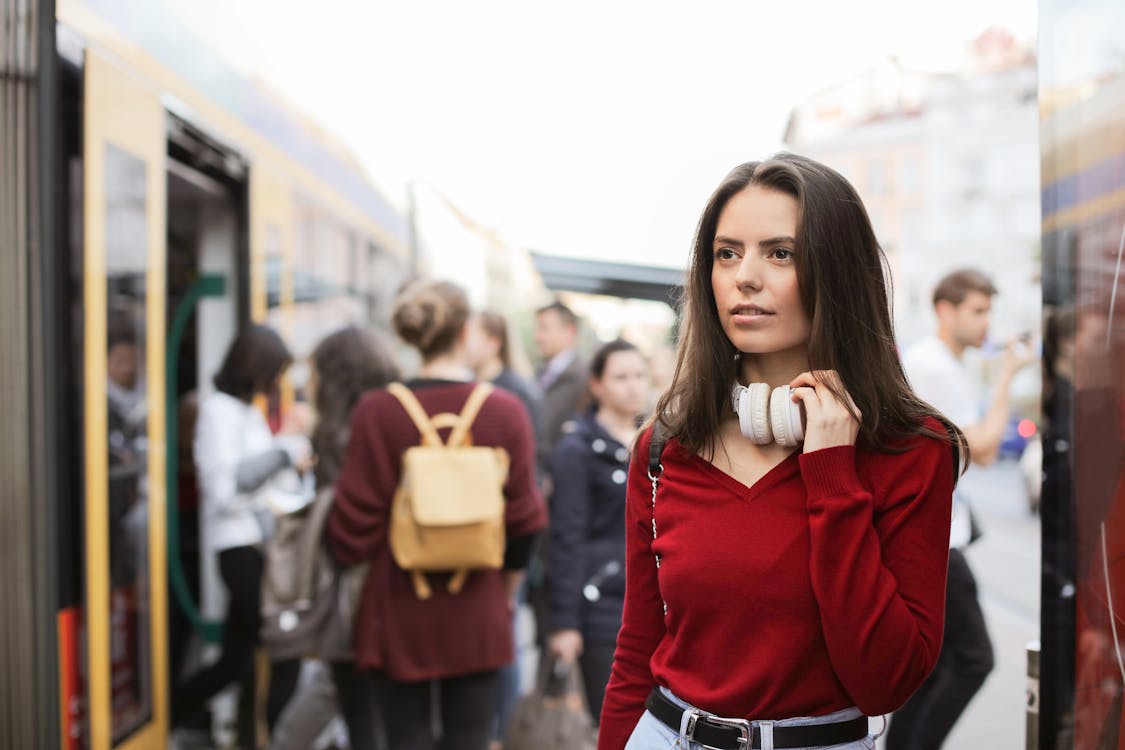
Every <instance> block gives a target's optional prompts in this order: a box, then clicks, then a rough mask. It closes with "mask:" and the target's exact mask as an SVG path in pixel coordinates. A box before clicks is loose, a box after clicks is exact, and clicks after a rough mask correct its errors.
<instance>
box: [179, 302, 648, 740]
mask: <svg viewBox="0 0 1125 750" xmlns="http://www.w3.org/2000/svg"><path fill="white" fill-rule="evenodd" d="M392 324H393V327H394V330H395V333H396V334H397V335H398V336H399V337H400V338H401V339H402V341H403V342H405V343H406V344H408V345H410V346H411V347H413V348H414V349H416V350H417V352H418V354H419V355H420V357H421V366H420V367H419V368H418V369H417V371H416V373H414V375H413V377H409V378H406V379H403V374H402V371H401V369H400V367H399V365H398V363H396V362H395V359H394V354H393V352H394V347H393V346H391V344H390V342H389V341H387V340H386V338H385V337H383V336H381V335H379V334H377V333H375V332H373V331H371V330H366V329H362V328H359V327H356V326H348V327H345V328H343V329H341V330H338V331H335V332H333V333H332V334H330V335H328V336H327V337H326V338H324V339H323V340H322V341H321V342H320V343H319V344H318V345H317V346H316V347H315V348H314V350H313V352H312V354H311V355H310V356H309V358H308V362H307V371H308V378H307V381H306V383H305V385H304V387H303V389H302V391H303V394H302V400H303V402H304V406H306V407H308V408H299V407H300V406H301V405H298V408H294V409H293V410H292V414H291V416H290V418H287V419H285V420H283V422H282V424H281V427H280V429H279V430H277V431H276V432H274V431H271V429H270V428H269V426H268V425H267V421H266V419H265V417H264V415H263V413H262V411H261V409H260V408H259V407H258V406H257V405H256V404H255V400H256V398H258V397H262V396H268V395H269V394H272V393H276V391H277V389H278V386H279V383H280V381H281V378H282V377H283V376H284V375H285V373H286V371H287V369H288V368H289V367H290V365H292V364H293V361H294V357H293V355H292V354H291V353H290V351H289V349H288V347H287V345H286V344H285V342H284V341H283V340H282V338H281V336H280V335H279V334H278V333H277V332H276V331H274V330H273V329H271V328H269V327H268V326H265V325H251V326H249V327H247V328H246V329H245V330H243V331H242V332H240V333H239V335H238V336H237V337H236V338H235V339H234V341H233V342H232V343H231V344H230V346H229V348H228V350H227V353H226V356H225V358H224V360H223V363H222V366H221V367H220V369H219V372H217V373H216V374H215V376H214V378H213V385H214V389H213V392H212V393H211V394H210V395H209V396H207V397H206V398H204V399H203V400H202V401H201V403H200V405H199V412H198V416H197V418H196V421H195V434H194V450H193V452H192V453H193V456H194V464H195V471H196V474H197V477H198V482H199V490H200V496H201V501H202V502H201V508H202V514H201V518H202V522H201V537H202V539H203V545H204V547H203V548H204V550H205V551H206V553H207V554H211V555H214V556H215V557H216V558H217V562H218V570H219V574H220V578H221V583H222V585H223V587H224V588H225V591H226V601H227V605H226V611H225V615H224V617H223V638H222V644H221V653H220V656H219V657H218V659H216V660H214V661H212V662H211V663H210V664H208V665H206V666H205V667H203V668H201V669H200V670H198V671H196V672H195V673H193V674H191V675H188V676H187V677H186V678H184V679H183V680H181V681H180V683H179V684H178V685H177V686H176V687H175V689H174V691H173V696H174V698H173V706H172V722H173V725H174V726H182V725H185V724H190V723H191V722H192V720H193V719H195V718H197V717H199V715H200V714H201V712H202V711H203V708H204V707H205V705H206V704H207V702H208V701H209V700H210V699H211V698H213V697H214V696H215V695H216V694H217V693H218V692H219V691H221V690H222V689H224V688H225V687H227V686H229V685H232V684H237V685H239V686H240V687H241V694H242V695H243V696H245V697H246V700H244V701H243V702H242V705H241V706H240V710H239V726H238V737H239V743H240V745H246V746H252V745H253V744H254V743H255V740H254V737H255V727H254V717H255V711H254V707H253V702H252V700H251V697H252V696H253V695H254V693H255V692H256V691H257V688H256V686H255V684H254V680H255V676H256V670H255V660H254V655H255V651H256V649H257V648H258V647H259V646H263V645H264V646H265V648H266V650H267V653H269V655H270V670H269V685H268V688H266V689H265V693H266V695H267V700H266V702H265V712H264V713H265V720H266V724H267V725H268V728H269V732H270V737H271V739H270V747H272V748H306V747H311V746H313V744H312V743H314V742H316V741H317V738H318V737H321V736H326V735H325V733H326V730H329V734H330V729H331V727H330V724H331V721H332V719H333V718H334V717H335V716H339V717H340V719H341V720H342V723H343V724H344V725H345V726H346V732H345V733H344V734H345V736H346V741H347V746H348V747H351V748H353V750H364V749H365V748H428V747H443V748H446V747H448V748H462V747H463V748H482V747H487V746H488V744H489V742H490V741H491V742H492V743H494V744H499V741H500V738H501V737H502V736H503V728H504V724H505V722H506V721H507V717H508V715H509V714H510V713H511V710H512V707H513V706H514V704H515V701H516V700H517V697H518V696H519V694H520V693H521V692H522V691H523V690H525V689H526V687H527V686H526V685H523V686H521V684H520V678H519V669H518V665H517V663H516V650H515V644H514V627H515V622H514V615H515V614H516V609H517V607H518V606H519V604H520V603H521V602H526V601H528V600H529V599H531V598H533V597H537V596H538V597H540V598H541V599H542V600H543V601H544V602H549V614H547V613H546V612H544V613H543V618H542V619H541V620H540V621H539V622H538V623H537V625H538V628H539V630H540V640H541V641H543V642H545V643H549V644H550V645H549V653H550V654H551V655H552V656H553V658H557V659H560V660H562V661H564V662H566V663H574V662H579V661H581V664H582V672H583V674H584V675H585V681H584V686H585V691H586V694H587V695H589V696H590V698H589V700H590V706H591V712H592V714H593V715H594V716H596V715H597V712H598V708H599V706H600V696H601V694H602V693H603V692H604V689H605V684H606V682H607V681H608V679H609V670H610V666H611V664H612V658H613V647H614V641H615V637H616V633H617V628H618V626H619V625H620V620H621V606H622V601H623V592H624V573H623V563H624V530H623V519H624V505H625V471H626V469H627V467H628V463H629V452H630V449H631V445H632V443H633V439H634V437H635V434H636V431H637V429H638V427H639V426H640V423H641V419H642V417H643V412H644V410H645V405H646V404H647V403H648V402H649V401H650V400H651V397H650V390H651V383H650V380H649V372H648V369H647V367H646V364H645V358H644V356H643V355H642V354H641V353H640V351H639V350H638V349H637V347H636V346H635V345H633V344H630V343H628V342H626V341H624V340H620V339H619V340H616V341H612V342H610V343H609V344H605V345H603V346H601V348H600V349H598V350H597V351H596V352H594V355H593V358H592V360H591V362H590V364H589V365H587V363H586V361H585V360H584V359H583V358H582V356H581V355H580V353H579V338H580V335H579V333H580V332H579V319H578V317H577V316H576V315H575V314H574V312H573V311H572V310H571V309H570V308H568V307H567V306H566V305H564V304H563V303H561V302H558V301H555V302H552V303H551V304H549V305H547V306H545V307H543V308H542V309H540V310H539V311H538V312H537V314H536V331H535V341H536V344H537V348H538V349H539V354H540V356H541V358H542V360H543V365H542V367H540V368H539V372H538V376H537V377H536V378H535V379H534V380H532V379H525V378H524V377H523V376H521V375H520V374H518V373H517V372H516V370H515V369H514V367H513V361H512V360H513V357H512V349H513V343H512V341H511V339H510V335H509V325H508V321H507V320H506V319H505V318H504V316H502V315H500V314H499V313H496V312H494V311H490V310H479V311H474V310H471V309H470V307H469V304H468V300H467V296H466V294H465V292H464V290H462V289H461V288H459V287H458V286H457V285H455V284H452V283H448V282H425V283H419V284H415V285H413V286H411V287H409V288H407V289H406V290H405V291H404V292H403V293H402V294H401V296H400V297H399V299H398V300H397V302H396V305H395V309H394V312H393V316H392ZM395 382H401V383H402V384H403V385H405V387H406V388H407V389H409V390H410V391H411V392H412V393H413V394H414V396H415V397H416V398H417V399H418V402H419V403H420V405H421V406H422V408H423V410H424V411H425V412H426V413H427V414H428V415H431V416H432V415H436V414H441V413H457V412H459V411H460V410H461V407H462V406H463V404H464V402H465V401H466V400H467V399H468V397H469V395H470V393H471V391H472V390H473V386H474V385H475V384H476V383H477V382H488V383H491V384H493V385H495V386H496V388H495V389H494V390H493V391H492V392H491V393H490V394H489V395H488V396H487V398H486V399H485V400H484V402H483V404H482V406H481V408H480V410H479V412H478V413H477V414H476V416H475V417H474V419H473V420H472V424H471V428H470V431H471V437H472V442H473V444H474V445H477V446H494V447H496V448H499V449H501V450H502V451H503V452H504V454H505V455H506V457H507V461H508V466H507V478H506V481H505V483H504V487H503V495H504V501H505V509H504V541H505V550H504V560H503V565H502V566H501V568H500V569H497V570H478V571H473V572H472V574H471V575H470V576H469V578H468V579H467V582H466V583H465V585H464V588H463V589H462V590H460V591H458V592H456V593H453V592H450V591H448V590H447V589H446V588H445V586H443V585H442V582H443V580H444V579H447V578H448V577H449V576H448V574H442V573H431V574H428V575H427V577H428V578H430V579H432V583H433V584H434V585H433V586H432V590H433V595H432V596H431V597H430V598H428V599H424V600H423V599H420V598H419V597H418V596H417V595H416V592H415V590H414V588H413V586H412V584H411V579H410V577H409V576H408V575H407V573H406V571H404V570H403V569H402V568H400V567H399V566H398V565H397V564H396V562H395V560H394V556H393V555H392V554H391V550H390V543H389V536H388V534H389V525H390V524H391V523H392V521H391V515H392V508H391V504H392V502H393V498H394V496H395V489H396V487H397V486H398V485H399V483H400V479H401V471H402V460H403V456H404V454H405V453H406V451H408V450H409V449H410V448H411V447H413V446H416V445H418V444H419V441H420V439H421V436H420V431H419V429H418V428H417V427H416V425H415V424H414V423H413V422H412V421H411V415H410V414H409V413H408V411H407V410H406V409H405V408H404V407H403V406H402V405H400V404H399V403H398V402H397V401H396V400H395V398H394V397H393V396H392V395H391V394H390V391H389V389H388V386H389V385H390V384H392V383H395ZM310 415H311V416H310ZM325 490H328V491H329V497H328V499H327V500H326V501H324V500H321V498H322V495H323V493H324V491H325ZM545 492H549V493H550V495H551V497H552V504H551V516H552V522H551V523H550V528H551V530H552V531H551V533H550V535H548V534H546V533H545V529H546V528H547V527H548V511H547V505H546V503H545V500H544V493H545ZM319 502H327V503H328V504H329V508H330V509H329V510H328V511H327V518H326V520H325V522H324V524H323V539H324V543H325V549H326V551H327V552H328V553H330V556H331V561H332V565H333V566H334V568H335V575H336V577H337V578H338V583H337V585H336V587H335V589H334V592H333V595H334V596H335V597H336V601H338V602H340V606H339V607H337V608H336V612H335V614H334V615H333V616H332V617H331V618H329V617H324V618H321V619H319V620H318V622H317V629H318V630H319V631H320V632H319V633H318V634H317V635H316V637H312V638H308V639H303V640H287V641H285V643H284V645H282V646H277V645H276V644H275V643H272V642H267V643H264V644H263V640H267V641H268V640H269V638H268V636H266V635H265V632H266V630H267V629H268V628H266V627H264V624H263V611H264V609H263V598H264V595H263V591H265V592H266V595H268V594H269V587H270V585H271V581H270V580H269V579H270V573H269V570H270V568H271V564H272V565H273V566H274V567H276V568H277V569H278V570H282V571H283V572H284V570H285V568H284V566H287V565H291V564H292V563H291V561H289V560H272V561H271V559H270V553H271V549H272V547H271V539H272V538H273V536H274V534H277V533H280V531H279V529H280V527H279V522H281V521H284V520H285V519H287V518H290V517H296V518H301V519H303V518H304V517H305V516H308V515H310V514H311V513H312V509H313V508H314V507H315V506H316V505H317V504H318V503H319ZM548 550H549V551H548ZM533 557H534V558H535V561H536V563H537V566H536V569H537V572H538V579H537V580H536V581H535V582H534V584H533V585H531V588H532V589H533V590H534V592H533V593H529V591H528V586H529V584H528V583H527V582H526V581H525V576H524V572H525V570H526V569H527V568H528V566H529V563H530V562H532V558H533ZM307 562H308V561H305V563H306V564H307ZM547 568H549V569H550V570H552V571H555V573H553V574H552V575H550V576H549V577H548V576H547V575H546V573H545V570H546V569H547ZM356 571H358V576H357V575H356ZM349 578H350V581H349ZM591 581H592V582H593V584H592V585H594V586H595V587H597V589H598V591H599V600H598V602H597V606H596V607H593V608H590V609H591V611H587V609H588V608H587V607H586V606H584V603H585V602H586V601H587V600H586V598H584V597H586V596H587V595H588V592H586V593H584V588H585V587H586V586H587V585H588V584H590V583H591ZM348 597H350V599H351V600H350V601H344V600H345V599H346V598H348ZM268 609H269V607H268V605H267V606H266V607H265V610H268ZM349 610H350V611H349ZM341 621H343V622H341ZM274 629H276V628H274ZM341 633H346V634H347V635H344V636H343V637H341ZM353 634H354V640H353V639H352V637H351V636H352V635H353ZM388 717H393V720H388ZM435 735H436V736H435ZM436 737H440V738H441V739H440V741H439V740H438V739H437V738H436Z"/></svg>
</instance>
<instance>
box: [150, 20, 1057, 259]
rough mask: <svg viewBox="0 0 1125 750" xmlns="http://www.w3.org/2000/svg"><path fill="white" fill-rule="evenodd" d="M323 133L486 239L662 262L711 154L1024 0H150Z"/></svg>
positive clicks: (757, 151)
mask: <svg viewBox="0 0 1125 750" xmlns="http://www.w3.org/2000/svg"><path fill="white" fill-rule="evenodd" d="M165 3H166V4H167V5H169V6H171V7H172V8H174V9H175V10H176V12H177V13H178V14H180V15H181V16H184V17H185V18H186V19H187V20H188V21H189V23H190V24H191V25H192V26H193V27H195V28H196V30H197V31H198V32H199V33H200V34H201V35H202V36H203V37H204V38H206V39H209V40H210V42H211V43H212V44H213V45H214V46H215V47H216V48H218V49H219V50H220V51H221V52H222V54H223V55H224V56H225V57H227V58H228V59H229V60H230V61H231V62H232V63H233V64H234V65H235V67H237V68H240V69H242V70H243V71H244V72H248V73H250V74H252V75H256V76H257V77H259V78H262V79H263V80H265V81H267V82H268V83H269V85H270V86H271V87H272V88H274V89H275V90H277V91H278V92H280V93H281V94H282V95H283V96H284V97H285V98H287V99H288V100H290V101H291V102H292V103H293V104H294V105H296V106H297V107H298V108H299V109H301V110H303V111H305V112H307V113H309V114H311V115H312V117H314V118H315V119H316V120H317V121H318V122H319V123H320V124H321V125H323V126H324V127H325V128H326V129H328V130H329V131H331V132H333V133H334V134H336V135H337V136H338V137H339V138H340V139H341V140H342V141H343V142H344V143H345V144H346V145H347V146H348V147H349V148H350V149H351V150H352V151H353V152H354V153H355V154H356V155H357V156H358V157H359V158H360V160H361V161H362V162H363V163H364V165H365V167H366V169H367V171H368V173H369V175H370V177H371V178H372V179H373V181H374V182H376V184H378V185H379V186H380V187H381V188H382V189H383V190H384V192H386V193H387V194H388V197H390V198H391V199H392V200H393V201H395V202H396V203H397V204H399V205H401V203H402V196H403V194H404V188H403V186H404V184H405V182H406V181H407V180H424V181H425V182H426V183H428V184H431V185H433V186H435V187H436V188H438V189H439V190H441V191H442V192H443V193H444V194H445V195H446V196H448V197H449V198H450V199H451V200H453V201H454V202H455V203H457V204H458V205H459V206H461V207H462V209H463V210H465V211H466V212H467V213H468V214H469V215H471V216H473V217H474V218H475V219H476V220H477V221H478V222H479V223H481V224H483V225H486V226H489V227H493V228H495V229H497V230H498V231H499V232H500V234H501V235H502V236H503V237H504V238H505V239H507V240H508V241H510V242H512V243H514V244H517V245H522V246H525V247H529V248H531V249H535V250H540V251H543V252H548V253H553V254H560V255H576V256H586V257H598V258H604V259H613V260H624V261H633V262H644V263H659V264H666V265H672V266H680V265H682V264H683V262H684V260H685V259H686V257H687V249H688V245H689V242H690V239H691V234H692V231H693V229H694V225H695V222H696V219H697V218H698V214H699V211H700V210H701V209H702V207H703V204H704V202H705V201H706V199H707V197H708V195H709V194H710V192H711V190H712V189H713V188H714V187H715V185H716V184H717V183H718V182H719V180H720V179H721V178H722V176H723V175H724V174H725V173H726V171H727V170H728V169H730V168H731V167H733V166H734V165H735V164H738V163H740V162H743V161H746V160H748V159H753V158H760V157H762V156H765V155H767V154H769V153H770V152H771V151H774V150H776V149H778V148H779V147H780V146H781V143H780V139H781V135H782V131H783V129H784V126H785V122H786V117H787V115H788V112H789V110H790V108H791V107H792V106H793V105H794V104H796V103H798V102H799V101H801V100H802V99H803V98H804V97H805V96H807V95H808V94H810V93H812V92H814V91H816V90H818V89H820V88H823V87H825V86H827V85H830V84H832V83H834V82H837V81H839V80H841V79H844V78H847V77H848V76H850V75H851V74H854V73H856V72H858V71H860V70H862V69H864V68H866V67H867V66H869V65H871V64H873V63H875V62H877V61H878V60H880V59H881V58H883V57H884V56H886V55H889V54H897V55H898V56H899V57H900V59H902V60H903V62H904V63H906V64H907V65H910V66H913V67H922V68H927V69H954V68H956V67H958V66H959V64H960V61H961V57H962V50H963V45H964V43H965V42H966V41H967V40H968V39H970V38H972V37H973V36H975V35H976V34H978V33H979V32H980V31H982V30H983V29H984V28H986V27H987V26H989V25H993V24H995V25H1002V26H1005V27H1007V28H1008V29H1010V30H1011V31H1013V32H1014V33H1015V35H1016V36H1017V38H1019V39H1031V38H1032V37H1033V36H1034V34H1035V24H1036V2H1035V0H945V2H942V3H926V4H924V5H923V4H921V3H910V2H902V0H858V1H856V2H850V3H840V2H829V1H827V0H821V1H815V2H814V1H810V0H806V1H804V2H801V1H799V0H798V1H796V2H788V3H782V2H773V3H764V2H754V1H752V0H741V1H734V0H731V1H728V2H717V1H703V2H692V3H686V2H680V3H669V2H659V1H656V0H648V1H647V2H640V1H635V0H601V1H600V2H586V1H585V0H578V1H572V2H568V3H549V4H548V3H544V2H535V1H534V0H510V1H508V0H477V1H476V2H454V1H452V0H450V1H441V2H439V1H437V0H431V1H428V2H427V1H419V2H409V1H403V2H387V1H385V0H369V1H367V2H356V0H317V2H312V3H310V2H307V1H305V2H294V1H292V0H285V1H280V0H165Z"/></svg>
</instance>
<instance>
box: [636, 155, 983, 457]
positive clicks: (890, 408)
mask: <svg viewBox="0 0 1125 750" xmlns="http://www.w3.org/2000/svg"><path fill="white" fill-rule="evenodd" d="M750 185H758V186H760V187H763V188H767V189H770V190H777V191H780V192H782V193H785V194H787V195H791V196H793V197H794V198H795V199H796V200H797V204H798V207H799V212H800V213H799V219H798V226H797V236H796V245H797V248H796V249H797V254H796V258H797V283H798V289H799V290H800V295H801V301H802V304H803V305H804V308H805V313H806V314H807V315H808V317H809V320H810V321H811V324H812V332H811V334H810V336H809V345H808V350H809V364H808V366H809V369H810V370H836V371H837V372H839V374H840V378H841V380H842V381H843V385H844V388H845V389H847V391H848V393H849V394H850V395H851V397H852V399H853V400H854V401H855V404H856V407H857V408H858V409H859V412H860V414H861V417H862V419H861V421H860V435H859V440H860V441H861V442H862V443H863V444H865V445H866V446H867V447H870V448H872V449H874V450H881V451H892V452H893V451H894V450H895V449H894V448H893V447H892V444H893V443H896V442H899V441H900V440H901V439H903V438H906V437H909V436H911V435H919V434H925V435H929V436H932V437H937V438H940V439H942V440H948V441H950V442H951V443H952V444H953V445H954V447H955V450H957V452H958V460H960V457H961V456H963V455H965V453H964V451H965V449H966V446H965V443H964V437H963V436H962V434H961V432H960V431H959V430H958V429H957V428H956V427H955V426H954V425H953V424H952V423H950V422H949V420H948V419H946V418H945V417H943V416H942V415H941V414H940V413H938V412H937V411H936V410H934V409H933V408H932V407H931V406H929V405H928V404H926V403H925V402H924V401H922V400H921V399H920V398H918V396H916V395H915V394H914V391H913V390H911V388H910V385H909V384H908V383H907V380H906V375H905V373H904V372H903V369H902V364H901V362H900V361H899V357H898V350H897V347H896V345H895V337H894V327H893V325H892V322H891V307H890V299H889V294H888V285H889V273H887V270H886V269H887V263H886V257H885V256H884V254H883V250H882V248H881V247H880V246H879V242H878V241H877V240H876V238H875V232H874V230H873V229H872V228H871V222H870V220H869V219H868V217H867V211H866V210H865V209H864V207H863V203H862V202H861V201H860V198H859V195H858V194H857V193H856V191H855V189H854V188H853V187H852V186H851V184H849V183H848V181H847V180H846V179H844V177H843V176H841V175H840V174H839V173H837V172H836V171H835V170H833V169H831V168H829V167H827V166H825V165H823V164H820V163H819V162H816V161H813V160H812V159H808V158H806V157H803V156H797V155H795V154H787V153H781V154H777V155H775V156H774V157H772V158H771V159H769V160H767V161H762V162H747V163H746V164H742V165H740V166H738V167H735V168H734V169H733V170H732V171H731V172H730V174H728V175H727V176H726V178H725V179H724V180H723V182H722V183H721V184H720V185H719V187H718V188H717V189H716V190H715V192H714V193H713V194H712V195H711V198H710V200H708V201H707V206H706V207H705V208H704V209H703V215H702V216H701V217H700V219H699V225H698V227H697V228H696V232H695V240H694V243H693V247H692V254H691V261H690V264H689V266H688V271H687V278H686V280H685V283H684V292H683V298H682V307H681V310H682V313H683V316H684V320H683V326H682V329H681V330H682V333H681V337H680V342H679V348H678V350H677V354H676V371H675V374H674V375H673V378H672V385H671V386H670V387H669V389H668V391H666V392H665V393H664V394H663V395H662V396H661V397H660V400H659V402H658V404H657V409H656V414H657V415H659V419H660V421H661V422H662V423H663V424H664V425H665V428H666V430H667V433H668V435H669V436H671V437H676V438H678V439H679V441H680V443H681V444H682V445H683V446H684V447H685V448H687V449H688V450H690V451H693V452H702V453H705V454H707V455H713V454H714V450H715V447H716V446H715V440H716V436H717V434H718V430H719V425H720V423H721V422H722V420H723V416H724V414H726V413H728V412H729V411H730V387H731V384H732V383H733V382H734V380H735V378H736V377H737V376H738V368H739V363H738V355H739V352H738V351H737V350H736V349H735V347H734V345H733V344H732V343H731V342H730V339H729V338H727V335H726V333H725V332H724V331H723V327H722V324H721V323H720V322H719V315H718V311H717V309H716V303H715V294H714V290H713V289H712V286H711V267H712V263H713V255H712V253H713V244H714V241H715V229H716V226H717V225H718V221H719V215H720V214H721V213H722V210H723V208H725V207H726V205H727V202H728V201H729V200H730V199H731V198H732V197H733V196H735V195H736V194H738V193H739V192H741V191H742V190H745V189H746V188H747V187H748V186H750ZM837 396H843V394H840V393H837ZM926 417H935V418H937V419H938V420H940V421H941V422H942V423H944V425H945V427H946V430H947V432H946V433H944V434H943V433H936V432H934V431H932V430H930V429H927V428H926V427H925V426H924V425H923V424H922V422H923V420H924V419H925V418H926Z"/></svg>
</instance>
